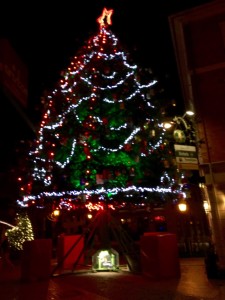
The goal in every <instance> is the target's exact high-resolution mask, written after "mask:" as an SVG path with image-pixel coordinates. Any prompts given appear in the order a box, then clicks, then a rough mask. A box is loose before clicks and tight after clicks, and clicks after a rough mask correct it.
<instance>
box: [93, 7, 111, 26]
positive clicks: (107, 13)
mask: <svg viewBox="0 0 225 300" xmlns="http://www.w3.org/2000/svg"><path fill="white" fill-rule="evenodd" d="M112 13H113V9H109V10H107V8H104V9H103V11H102V14H101V16H100V17H99V18H98V19H97V22H98V23H99V24H100V26H104V25H107V24H108V25H111V24H112V21H111V16H112ZM105 22H106V23H105Z"/></svg>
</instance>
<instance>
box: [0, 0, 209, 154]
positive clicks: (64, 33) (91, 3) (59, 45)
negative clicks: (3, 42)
mask: <svg viewBox="0 0 225 300" xmlns="http://www.w3.org/2000/svg"><path fill="white" fill-rule="evenodd" d="M208 2H212V1H209V0H208V1H206V0H155V1H154V0H138V1H133V0H120V1H119V0H110V1H109V0H81V1H78V0H74V1H71V0H69V1H67V0H64V1H52V2H51V3H49V1H41V0H40V1H35V0H34V1H24V3H23V1H15V2H12V1H10V0H9V1H7V4H1V5H0V12H1V18H0V36H1V37H4V38H8V39H9V41H10V42H11V44H12V45H13V47H14V48H15V50H16V51H17V53H18V54H19V56H20V57H21V59H22V60H23V62H24V63H25V64H26V65H27V67H28V72H29V99H28V100H29V106H30V107H31V108H32V109H34V107H36V106H38V105H40V97H41V95H42V93H43V91H44V90H45V89H47V90H51V88H52V87H53V86H54V84H55V83H56V81H57V80H58V78H59V76H60V71H61V70H63V69H65V68H66V67H67V65H68V64H69V61H70V58H71V57H72V56H74V55H75V54H76V51H77V50H78V49H79V48H80V47H82V46H83V45H84V43H85V42H86V41H87V40H88V39H89V38H90V37H91V36H92V35H94V34H95V33H97V31H98V23H97V22H96V19H97V18H98V17H99V16H100V15H101V13H102V10H103V8H104V7H107V8H111V9H114V13H113V15H112V26H111V30H112V32H113V33H114V34H115V35H116V36H117V38H118V39H119V41H120V43H121V44H122V45H123V46H124V47H125V50H127V51H128V52H129V53H130V54H131V56H132V58H133V60H134V62H135V63H136V64H137V65H139V66H140V67H143V68H151V69H152V70H153V72H154V73H156V74H158V75H160V76H161V77H162V79H163V78H167V79H168V78H169V80H168V82H169V85H170V87H169V90H170V93H171V97H174V98H177V99H176V101H178V102H179V101H180V102H182V96H181V94H180V90H179V89H180V87H179V84H180V83H179V79H178V75H177V69H176V62H175V56H174V52H173V46H172V40H171V34H170V28H169V22H168V16H170V15H173V14H176V13H178V12H181V11H184V10H186V9H189V8H192V7H195V6H198V5H201V4H204V3H208ZM173 93H174V95H173ZM4 105H5V108H4ZM4 105H3V109H5V110H8V111H7V112H8V114H9V115H8V116H9V117H8V120H10V121H8V122H12V121H13V122H14V123H13V124H19V122H20V121H21V118H22V119H23V117H22V116H21V114H19V116H18V111H16V110H15V108H13V107H10V104H9V105H8V104H7V103H4ZM6 106H7V107H6ZM10 110H11V111H10ZM34 111H35V110H34ZM11 113H12V114H11ZM28 118H29V119H30V121H31V122H36V119H35V114H28ZM17 119H18V120H17ZM4 122H5V121H4ZM17 122H18V123H17ZM22 123H24V120H22ZM25 123H26V122H25ZM8 124H9V123H8ZM26 126H27V124H23V126H22V127H21V128H20V126H16V128H14V129H13V131H12V129H11V131H10V132H9V127H8V129H7V130H8V132H7V131H5V128H4V129H3V128H1V131H4V132H3V135H4V136H5V137H6V136H7V137H8V140H9V139H10V142H8V141H7V143H8V144H11V143H12V140H16V139H20V138H21V137H23V134H24V131H23V130H24V128H25V127H26ZM1 127H2V126H1ZM24 136H25V135H24ZM25 138H26V136H25ZM2 145H3V142H2V143H1V144H0V146H1V148H2V147H3V146H2ZM12 147H14V144H13V146H12ZM13 151H14V150H13Z"/></svg>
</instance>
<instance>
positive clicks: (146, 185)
mask: <svg viewBox="0 0 225 300" xmlns="http://www.w3.org/2000/svg"><path fill="white" fill-rule="evenodd" d="M112 13H113V10H108V9H106V8H105V9H104V10H103V13H102V15H101V16H100V17H99V18H98V19H97V22H98V24H99V31H98V32H97V34H96V35H94V36H93V37H91V38H90V39H89V40H88V41H87V43H86V44H85V45H84V46H83V47H82V48H81V49H80V50H79V51H78V53H77V55H76V56H75V57H73V58H72V59H71V62H70V65H69V67H68V68H67V69H66V70H65V71H63V72H62V74H61V75H62V76H61V77H62V78H61V80H60V81H59V82H58V84H57V86H56V88H55V89H54V90H53V91H52V92H51V93H47V96H46V97H45V112H44V114H43V117H42V121H41V125H40V130H39V133H38V138H37V140H36V141H35V145H34V149H32V151H31V152H30V153H29V154H30V155H29V157H30V161H31V168H30V172H27V180H22V181H21V191H22V192H23V194H22V195H21V196H22V200H20V201H19V203H20V205H21V206H29V205H36V206H44V205H47V204H48V203H52V202H54V203H55V206H54V207H57V208H60V209H62V208H65V209H73V208H76V207H77V205H80V204H81V203H83V204H84V203H85V204H87V205H90V203H91V204H92V205H93V204H97V203H98V204H99V205H101V203H107V204H108V205H111V206H112V207H114V208H115V207H116V206H117V207H119V206H121V205H125V203H133V204H137V205H140V204H141V203H143V202H144V203H153V202H154V203H155V204H156V203H157V204H156V205H160V203H162V202H164V201H166V199H167V198H168V197H171V196H172V197H174V193H175V190H174V188H173V185H174V180H173V179H170V178H171V177H170V176H169V175H168V170H169V168H168V166H171V164H170V162H169V159H171V158H172V155H171V147H170V144H169V142H168V140H167V137H166V131H165V129H164V127H163V126H162V119H161V117H162V116H161V110H160V107H159V106H158V99H157V96H156V94H155V91H156V90H157V84H158V82H157V81H156V80H154V79H153V78H150V77H151V76H150V75H149V74H148V76H147V75H146V74H144V75H143V72H142V71H141V69H140V68H138V67H137V66H136V65H135V64H134V63H133V61H132V59H131V58H130V55H129V54H128V53H127V52H126V51H124V50H123V47H122V46H121V44H120V43H119V41H118V39H117V38H116V36H115V35H114V34H113V33H112V32H111V30H110V25H111V16H112ZM28 175H30V176H28Z"/></svg>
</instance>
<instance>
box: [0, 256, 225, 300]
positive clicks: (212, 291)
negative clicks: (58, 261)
mask: <svg viewBox="0 0 225 300" xmlns="http://www.w3.org/2000/svg"><path fill="white" fill-rule="evenodd" d="M0 299H1V300H81V299H82V300H83V299H85V300H86V299H87V300H89V299H90V300H107V299H110V300H111V299H112V300H122V299H123V300H124V299H130V300H148V299H150V300H197V299H198V300H200V299H201V300H209V299H210V300H225V280H208V278H207V276H206V274H205V269H204V263H203V260H201V259H183V260H181V277H180V278H178V279H166V280H165V279H164V280H155V279H150V278H149V277H148V276H145V275H143V274H134V273H131V272H129V271H128V270H123V269H121V270H120V271H119V272H95V273H93V272H92V271H91V270H90V269H86V270H77V271H75V272H74V273H71V272H70V273H68V274H66V273H64V274H61V275H59V276H53V277H50V278H49V279H47V280H43V281H33V282H22V281H21V280H20V273H19V270H8V271H4V272H3V271H2V270H1V275H0Z"/></svg>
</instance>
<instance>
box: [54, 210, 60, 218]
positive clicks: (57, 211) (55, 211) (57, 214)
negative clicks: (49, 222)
mask: <svg viewBox="0 0 225 300" xmlns="http://www.w3.org/2000/svg"><path fill="white" fill-rule="evenodd" d="M59 215H60V211H59V210H58V209H55V210H54V211H53V216H54V217H58V216H59Z"/></svg>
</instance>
